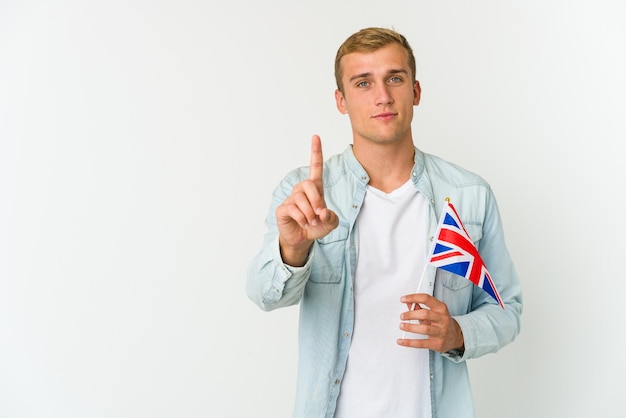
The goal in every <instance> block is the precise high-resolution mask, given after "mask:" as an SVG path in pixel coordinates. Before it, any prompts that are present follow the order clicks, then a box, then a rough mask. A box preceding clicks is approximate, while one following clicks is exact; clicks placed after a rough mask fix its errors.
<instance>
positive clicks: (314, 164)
mask: <svg viewBox="0 0 626 418" xmlns="http://www.w3.org/2000/svg"><path fill="white" fill-rule="evenodd" d="M323 168H324V157H323V156H322V140H321V139H320V137H319V136H318V135H313V138H311V166H310V168H309V180H312V181H314V182H316V183H319V184H321V183H322V173H323Z"/></svg>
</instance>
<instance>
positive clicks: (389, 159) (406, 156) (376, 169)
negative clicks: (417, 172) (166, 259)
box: [352, 142, 415, 193]
mask: <svg viewBox="0 0 626 418" xmlns="http://www.w3.org/2000/svg"><path fill="white" fill-rule="evenodd" d="M352 151H353V153H354V156H355V157H356V159H357V160H358V161H359V163H361V165H362V166H363V168H364V169H365V171H366V172H367V174H368V176H369V177H370V182H369V185H370V186H372V187H375V188H377V189H379V190H382V191H383V192H385V193H390V192H392V191H394V190H395V189H397V188H398V187H400V186H402V185H403V184H404V183H406V182H407V181H408V180H409V178H410V177H411V170H412V169H413V166H414V165H415V148H414V146H413V142H407V143H405V144H402V145H400V144H394V145H392V144H374V145H371V144H370V145H368V146H367V147H359V146H358V144H356V143H355V144H354V145H353V147H352Z"/></svg>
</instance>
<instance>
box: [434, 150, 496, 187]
mask: <svg viewBox="0 0 626 418" xmlns="http://www.w3.org/2000/svg"><path fill="white" fill-rule="evenodd" d="M422 155H423V163H424V169H425V171H426V173H428V176H429V177H431V181H438V182H442V183H445V184H447V185H449V186H451V187H466V186H479V187H485V188H490V187H489V183H487V181H486V180H485V179H484V178H483V177H482V176H480V175H479V174H477V173H475V172H473V171H470V170H468V169H466V168H464V167H461V166H460V165H458V164H455V163H452V162H450V161H448V160H445V159H443V158H441V157H439V156H436V155H433V154H428V153H422Z"/></svg>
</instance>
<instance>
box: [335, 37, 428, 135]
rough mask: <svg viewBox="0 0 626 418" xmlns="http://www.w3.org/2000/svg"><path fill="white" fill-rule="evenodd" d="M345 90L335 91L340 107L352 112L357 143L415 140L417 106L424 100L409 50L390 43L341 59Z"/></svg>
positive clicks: (350, 113) (349, 113)
mask: <svg viewBox="0 0 626 418" xmlns="http://www.w3.org/2000/svg"><path fill="white" fill-rule="evenodd" d="M341 66H342V69H343V78H342V81H343V93H342V92H341V91H339V90H337V91H335V100H336V102H337V109H339V111H340V112H341V113H343V114H346V113H347V114H348V116H349V117H350V123H351V124H352V132H353V135H354V143H355V144H357V143H363V142H374V143H378V144H387V143H396V142H402V141H411V142H412V137H411V121H412V119H413V106H417V105H418V104H419V100H420V86H419V82H417V81H416V82H413V76H412V74H411V69H410V68H409V63H408V57H407V52H406V51H405V50H404V49H403V48H402V47H401V46H400V45H398V44H390V45H387V46H385V47H383V48H381V49H378V50H376V51H374V52H367V53H360V52H355V53H351V54H347V55H345V56H344V57H343V58H342V59H341Z"/></svg>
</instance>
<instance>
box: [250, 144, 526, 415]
mask: <svg viewBox="0 0 626 418" xmlns="http://www.w3.org/2000/svg"><path fill="white" fill-rule="evenodd" d="M308 175H309V169H308V167H301V168H299V169H296V170H293V171H292V172H290V173H289V174H288V175H287V176H286V177H285V178H284V179H283V181H282V182H281V183H280V184H279V186H278V187H277V188H276V190H275V191H274V194H273V199H272V203H271V205H270V209H269V214H268V216H267V219H266V224H267V227H268V231H267V233H266V235H265V238H264V243H263V246H262V248H261V251H260V252H259V253H258V254H257V255H256V256H255V257H254V259H253V260H252V262H251V263H250V265H249V268H248V274H247V281H246V291H247V294H248V296H249V297H250V299H252V301H254V302H255V303H256V304H257V305H258V306H259V307H260V308H261V309H263V310H266V311H270V310H273V309H276V308H280V307H285V306H290V305H294V304H297V303H299V304H300V332H299V353H298V358H299V365H298V376H297V390H296V400H295V409H294V414H293V416H294V417H297V418H317V417H319V418H322V417H326V418H332V417H333V415H334V412H335V407H336V404H337V398H338V396H339V390H340V388H341V381H342V378H343V375H344V372H345V368H346V363H347V359H348V350H349V348H350V341H351V338H352V330H353V327H354V295H353V280H354V271H355V266H356V261H357V257H358V255H359V248H358V242H359V240H358V233H359V231H358V228H356V218H357V216H358V214H359V210H360V208H361V205H362V203H363V198H364V196H365V191H366V185H367V184H368V182H369V177H368V175H367V173H366V172H365V170H364V169H363V167H362V166H361V165H360V164H359V162H358V161H357V159H356V158H355V157H354V154H353V153H352V147H348V149H346V151H345V152H343V153H342V154H339V155H335V156H333V157H331V158H330V159H328V160H327V161H325V163H324V176H323V181H324V198H325V200H326V205H327V206H328V207H329V208H330V209H332V210H333V211H335V213H336V214H337V215H338V217H339V226H338V227H337V228H336V229H335V230H333V231H332V232H331V233H330V234H329V235H327V236H326V237H324V238H321V239H319V240H317V241H316V242H315V243H314V244H313V246H312V248H311V251H310V252H309V257H308V260H307V262H306V264H305V265H304V266H303V267H300V268H293V267H290V266H287V265H285V264H284V263H283V262H282V260H281V256H280V250H279V247H278V229H277V226H276V218H275V211H276V207H277V206H278V205H280V204H281V203H282V202H283V201H284V200H285V198H286V197H287V196H288V195H289V194H290V193H291V190H292V188H293V186H294V185H295V184H297V183H299V182H301V181H302V180H304V179H306V178H308ZM411 176H412V180H413V183H414V185H415V187H416V188H417V189H418V190H419V191H420V192H421V193H423V195H424V196H425V197H426V198H427V199H428V201H429V202H430V211H429V213H428V220H429V230H430V231H429V234H428V235H427V236H423V237H418V239H424V240H428V242H427V248H430V242H431V241H432V239H433V236H434V234H435V232H436V229H437V225H438V220H439V214H440V213H441V210H442V207H443V204H444V202H445V199H446V198H450V201H451V202H452V204H454V206H455V208H456V210H457V212H458V213H459V216H460V217H461V220H462V222H463V223H464V225H465V227H466V229H467V231H468V233H469V235H470V237H471V238H472V240H473V241H474V244H475V245H476V247H477V248H478V250H479V252H480V255H481V257H482V258H483V261H484V262H485V264H486V266H487V268H488V269H489V273H490V274H491V278H492V279H493V281H494V284H495V286H496V288H497V289H498V291H499V293H500V296H501V298H502V302H503V303H504V306H505V309H504V310H503V309H502V308H501V307H500V306H499V305H498V304H497V303H496V301H495V300H494V299H492V298H491V296H489V295H488V294H487V293H486V292H484V291H483V290H482V289H480V288H478V287H477V286H474V285H473V284H472V283H471V282H470V281H469V280H465V279H463V278H461V277H459V276H455V275H454V274H452V273H449V272H446V271H443V270H438V269H435V268H434V267H429V268H428V271H427V274H428V275H429V277H430V278H433V276H434V278H435V288H434V296H435V297H436V298H438V299H439V300H441V301H443V302H445V303H446V305H447V306H448V309H449V311H450V313H451V314H452V316H453V317H454V318H455V319H456V321H457V322H458V323H459V325H460V326H461V329H462V331H463V337H464V339H465V351H464V353H444V354H440V353H437V352H434V351H430V387H431V401H432V402H431V403H432V416H433V418H464V417H473V416H474V406H473V401H472V394H471V388H470V382H469V377H468V371H467V365H466V363H465V361H466V360H468V359H471V358H476V357H480V356H482V355H485V354H487V353H493V352H496V351H498V350H499V349H500V348H502V347H503V346H505V345H506V344H508V343H510V342H512V341H513V340H514V339H515V337H516V336H517V335H518V333H519V331H520V316H521V313H522V292H521V286H520V282H519V279H518V276H517V273H516V271H515V267H514V266H513V262H512V261H511V257H510V256H509V253H508V251H507V248H506V245H505V241H504V235H503V229H502V223H501V220H500V215H499V212H498V208H497V204H496V201H495V198H494V196H493V193H492V191H491V188H490V187H489V185H488V184H487V183H486V182H485V181H484V180H483V179H482V178H481V177H479V176H477V175H476V174H473V173H470V172H468V171H467V170H464V169H463V168H460V167H458V166H456V165H454V164H451V163H449V162H446V161H444V160H442V159H440V158H438V157H435V156H433V155H429V154H425V153H423V152H421V151H420V150H418V149H417V148H416V149H415V165H414V167H413V171H412V173H411ZM400 296H401V295H398V300H399V297H400ZM399 322H400V320H399V319H398V323H399ZM407 349H410V348H407ZM381 367H384V359H381ZM378 384H384V382H380V383H378ZM398 401H399V402H401V400H400V399H399V400H398Z"/></svg>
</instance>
